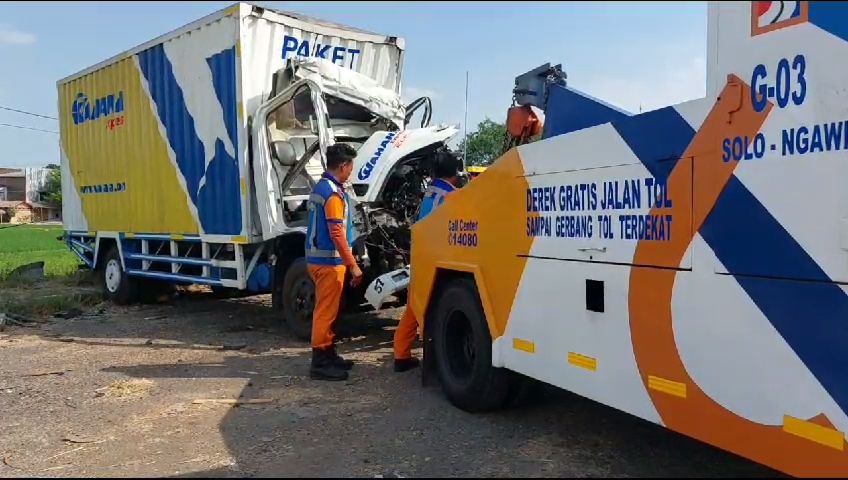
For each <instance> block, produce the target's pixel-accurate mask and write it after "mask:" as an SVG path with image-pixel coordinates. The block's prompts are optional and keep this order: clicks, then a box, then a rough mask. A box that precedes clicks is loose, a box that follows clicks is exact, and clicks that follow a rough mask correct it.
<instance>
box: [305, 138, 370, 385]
mask: <svg viewBox="0 0 848 480" xmlns="http://www.w3.org/2000/svg"><path fill="white" fill-rule="evenodd" d="M355 157H356V150H354V148H353V147H351V146H350V145H347V144H343V143H341V144H335V145H332V146H330V147H328V148H327V171H326V172H324V174H323V175H322V176H321V179H320V180H319V181H318V183H317V184H316V185H315V188H314V189H313V190H312V194H311V195H310V196H309V225H308V227H307V230H306V264H307V267H308V269H309V275H310V276H311V277H312V280H313V281H314V282H315V309H314V311H313V313H312V365H311V366H310V369H309V375H310V377H311V378H313V379H315V380H346V379H347V377H348V373H347V371H348V370H350V369H351V368H352V367H353V362H352V361H351V360H345V359H344V358H342V357H341V356H339V355H338V354H337V353H336V345H335V338H334V337H335V335H334V332H333V326H334V324H335V322H336V317H338V314H339V307H340V305H341V300H342V292H343V291H344V282H345V275H346V273H347V270H348V269H350V273H351V277H352V278H351V286H353V287H356V286H357V285H359V283H360V282H361V281H362V270H360V268H359V266H358V265H357V264H356V259H354V257H353V253H352V251H351V245H352V240H353V235H352V234H353V212H352V211H351V205H350V201H349V199H348V195H347V193H346V192H345V190H344V187H343V184H344V183H345V182H346V181H347V179H348V178H350V174H351V172H352V171H353V159H354V158H355Z"/></svg>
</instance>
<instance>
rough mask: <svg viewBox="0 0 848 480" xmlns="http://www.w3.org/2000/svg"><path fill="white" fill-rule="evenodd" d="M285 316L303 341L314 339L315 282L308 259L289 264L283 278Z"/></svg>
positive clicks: (291, 328)
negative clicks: (310, 274) (308, 266)
mask: <svg viewBox="0 0 848 480" xmlns="http://www.w3.org/2000/svg"><path fill="white" fill-rule="evenodd" d="M282 297H283V298H282V300H283V316H284V318H285V320H286V323H287V324H288V326H289V329H290V330H291V332H292V333H294V335H295V336H296V337H297V338H299V339H300V340H303V341H310V340H311V339H312V310H313V309H314V308H315V283H314V282H313V281H312V277H310V276H309V270H308V269H307V268H306V259H305V258H298V259H297V260H295V261H293V262H292V263H291V265H289V268H288V270H286V275H285V278H284V280H283V291H282Z"/></svg>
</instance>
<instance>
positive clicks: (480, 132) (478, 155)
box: [459, 118, 506, 166]
mask: <svg viewBox="0 0 848 480" xmlns="http://www.w3.org/2000/svg"><path fill="white" fill-rule="evenodd" d="M505 136H506V125H505V124H503V123H497V122H494V121H492V120H490V119H489V118H486V119H485V120H483V121H482V122H480V123H479V124H478V125H477V131H476V132H472V133H469V134H468V158H467V159H466V161H465V163H466V165H479V166H488V165H491V164H492V163H493V162H494V161H495V160H497V159H498V158H499V157H500V156H501V154H502V153H503V146H504V138H505ZM459 152H465V139H463V140H462V141H461V142H460V143H459Z"/></svg>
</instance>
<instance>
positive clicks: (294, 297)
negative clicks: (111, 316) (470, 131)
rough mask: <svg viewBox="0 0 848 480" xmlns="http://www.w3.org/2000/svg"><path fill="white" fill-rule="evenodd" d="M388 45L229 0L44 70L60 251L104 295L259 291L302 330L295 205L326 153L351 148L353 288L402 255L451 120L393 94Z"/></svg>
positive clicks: (397, 71)
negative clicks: (76, 68)
mask: <svg viewBox="0 0 848 480" xmlns="http://www.w3.org/2000/svg"><path fill="white" fill-rule="evenodd" d="M403 55H404V41H403V39H402V38H398V37H391V36H385V35H377V34H374V33H370V32H365V31H362V30H358V29H355V28H350V27H344V26H340V25H336V24H332V23H329V22H324V21H319V20H316V19H312V18H307V17H304V16H302V15H298V14H293V13H288V12H280V11H273V10H270V9H265V8H261V7H258V6H255V5H252V4H247V3H239V4H236V5H234V6H232V7H229V8H227V9H225V10H222V11H220V12H217V13H215V14H212V15H210V16H208V17H205V18H202V19H200V20H198V21H196V22H194V23H191V24H189V25H187V26H185V27H183V28H180V29H178V30H176V31H174V32H171V33H169V34H166V35H164V36H162V37H159V38H156V39H154V40H152V41H150V42H148V43H146V44H143V45H141V46H138V47H136V48H133V49H131V50H129V51H127V52H125V53H122V54H120V55H117V56H116V57H114V58H111V59H109V60H106V61H104V62H102V63H100V64H98V65H95V66H92V67H91V68H88V69H85V70H83V71H81V72H79V73H77V74H75V75H72V76H70V77H68V78H65V79H62V80H60V81H59V82H58V85H57V87H58V93H59V112H60V123H61V126H60V133H61V155H62V159H61V166H62V193H63V198H64V205H63V219H64V229H65V238H66V241H67V244H68V246H69V248H70V249H71V250H72V251H73V252H74V253H76V255H77V256H79V258H80V259H81V260H82V262H84V263H85V265H86V266H87V267H88V268H91V269H94V270H96V271H97V272H98V273H99V278H100V281H101V282H102V288H103V292H104V295H105V296H106V297H107V298H108V299H110V300H112V301H114V302H116V303H129V302H132V301H134V300H136V299H137V298H139V294H144V293H146V292H150V291H154V290H158V289H159V288H160V287H161V286H162V285H174V284H205V285H209V286H211V287H212V288H213V289H214V290H228V289H229V290H238V291H242V292H248V293H268V292H271V293H272V294H273V295H272V298H273V305H274V307H275V308H278V309H280V310H281V311H282V315H281V316H282V318H284V319H285V320H286V322H287V323H288V324H289V325H290V327H291V330H292V331H293V332H294V333H295V334H296V335H298V336H299V337H301V338H303V339H308V338H309V335H310V329H311V321H312V308H313V304H314V286H313V284H312V281H311V279H310V278H309V275H308V273H307V270H306V266H305V262H304V247H305V230H306V223H307V215H306V207H307V200H308V197H309V194H310V192H311V189H312V187H313V186H314V184H315V183H316V182H317V180H318V179H319V178H320V175H321V173H322V172H323V170H324V165H325V158H324V156H325V152H326V148H327V147H328V146H329V145H332V144H333V143H335V142H344V143H348V144H351V145H353V146H354V148H356V149H357V151H358V152H359V153H358V156H357V157H356V159H355V163H354V173H353V175H352V177H351V181H350V185H349V186H348V190H349V193H350V195H351V198H352V200H353V204H354V208H355V219H356V221H355V224H356V233H355V245H354V253H355V255H356V256H357V257H358V260H359V261H360V262H361V263H362V264H363V265H364V267H365V268H364V269H363V270H364V271H365V274H366V279H365V280H366V281H365V282H363V285H368V283H369V282H370V280H371V279H373V278H376V277H377V276H379V275H381V274H383V273H385V272H389V271H392V270H395V269H398V268H400V267H403V266H405V265H407V264H408V262H409V241H410V234H409V229H410V225H411V222H412V220H413V219H414V218H415V211H416V210H417V208H418V204H419V203H420V199H421V197H422V194H423V190H424V188H426V186H427V183H428V182H429V173H428V172H429V169H430V162H431V160H432V158H433V157H434V156H435V154H436V152H438V151H439V150H440V149H444V148H448V147H447V142H448V141H449V140H450V139H451V138H452V137H453V136H454V135H455V134H456V133H457V131H458V130H457V129H456V128H454V127H449V126H430V125H429V123H430V117H431V115H432V107H431V103H430V100H429V99H428V98H420V99H418V100H416V101H414V102H412V103H411V104H409V105H404V104H403V103H402V101H401V97H400V91H401V73H402V66H403ZM416 112H419V113H420V114H421V115H420V117H421V119H420V122H416V123H417V125H416V126H415V127H414V128H411V126H410V125H409V124H410V123H411V122H412V120H413V116H414V114H415V113H416ZM415 117H418V115H415ZM364 288H365V287H364V286H362V287H359V288H356V289H352V288H350V289H348V292H347V293H346V296H345V303H346V305H348V306H350V307H354V308H355V307H358V306H359V305H361V304H363V303H364V300H363V293H364Z"/></svg>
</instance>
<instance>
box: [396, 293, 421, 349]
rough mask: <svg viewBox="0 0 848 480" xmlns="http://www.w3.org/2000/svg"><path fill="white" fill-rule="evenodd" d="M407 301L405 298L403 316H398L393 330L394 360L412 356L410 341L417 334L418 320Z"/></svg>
mask: <svg viewBox="0 0 848 480" xmlns="http://www.w3.org/2000/svg"><path fill="white" fill-rule="evenodd" d="M409 303H410V301H409V298H407V302H406V310H404V311H403V316H402V317H400V323H399V324H398V327H397V330H395V339H394V350H395V360H408V359H410V358H412V343H413V342H415V337H416V336H418V320H417V319H416V318H415V313H413V311H412V307H410V306H409Z"/></svg>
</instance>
